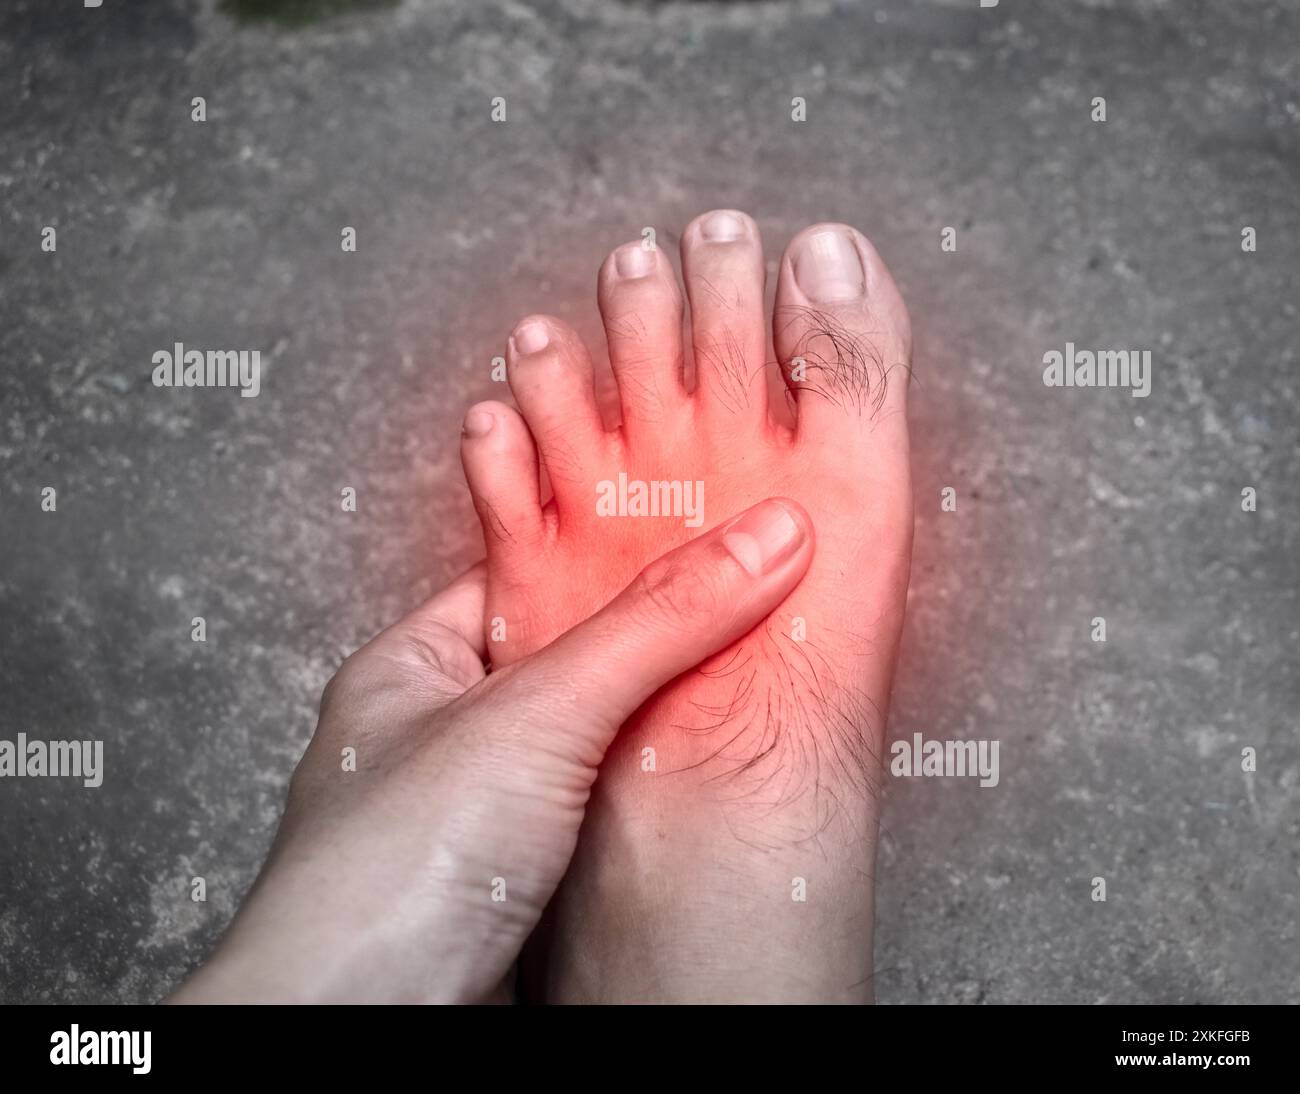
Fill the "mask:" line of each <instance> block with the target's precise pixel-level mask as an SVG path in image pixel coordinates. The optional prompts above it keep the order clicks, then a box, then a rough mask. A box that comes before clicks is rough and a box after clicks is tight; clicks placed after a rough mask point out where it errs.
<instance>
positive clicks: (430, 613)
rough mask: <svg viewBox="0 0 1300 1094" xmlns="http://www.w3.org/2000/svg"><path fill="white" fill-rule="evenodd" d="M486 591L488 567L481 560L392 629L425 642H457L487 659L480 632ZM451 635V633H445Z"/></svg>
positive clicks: (485, 643) (482, 636) (482, 635)
mask: <svg viewBox="0 0 1300 1094" xmlns="http://www.w3.org/2000/svg"><path fill="white" fill-rule="evenodd" d="M486 588H487V563H486V562H485V561H482V560H480V561H479V562H476V563H475V564H474V565H473V566H471V567H470V568H469V569H468V570H466V571H465V572H464V573H463V574H461V575H460V576H459V577H458V578H456V579H455V580H454V581H453V582H452V583H451V584H450V585H448V586H447V587H446V588H445V589H443V590H442V591H441V592H439V593H434V595H433V596H431V597H430V598H429V599H428V600H426V601H425V602H424V603H423V604H421V605H420V606H419V607H418V608H416V609H415V610H414V611H412V612H411V613H410V614H409V615H407V616H406V617H405V618H403V619H402V620H401V622H399V623H397V624H396V625H395V626H396V627H400V628H404V629H406V630H407V631H410V632H412V633H414V634H417V635H419V636H420V637H421V638H424V639H425V640H426V641H428V640H430V639H431V638H436V639H440V640H447V639H451V640H455V639H460V641H462V642H463V643H464V644H465V645H467V646H469V648H470V649H472V650H473V651H474V652H475V653H476V654H478V656H479V657H480V658H483V657H486V656H487V639H486V636H485V634H484V631H483V597H484V591H485V589H486ZM448 632H450V633H448Z"/></svg>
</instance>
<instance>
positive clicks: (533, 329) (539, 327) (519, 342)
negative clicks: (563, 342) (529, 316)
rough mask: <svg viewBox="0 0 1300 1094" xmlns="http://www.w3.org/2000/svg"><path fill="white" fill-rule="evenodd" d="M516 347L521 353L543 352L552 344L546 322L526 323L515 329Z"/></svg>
mask: <svg viewBox="0 0 1300 1094" xmlns="http://www.w3.org/2000/svg"><path fill="white" fill-rule="evenodd" d="M514 341H515V349H516V350H517V351H518V352H520V353H541V352H542V350H544V349H545V348H546V347H547V346H549V345H550V344H551V336H550V335H549V334H547V332H546V324H545V323H538V322H532V323H525V324H523V325H522V326H521V327H518V328H516V329H515V334H514Z"/></svg>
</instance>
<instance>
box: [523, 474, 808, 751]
mask: <svg viewBox="0 0 1300 1094" xmlns="http://www.w3.org/2000/svg"><path fill="white" fill-rule="evenodd" d="M812 556H813V529H812V522H811V521H810V520H809V518H808V514H807V513H805V512H804V510H803V508H802V507H801V506H799V505H798V504H797V503H795V502H793V501H789V500H786V499H769V500H767V501H764V502H760V503H759V504H758V505H755V506H754V507H753V508H751V509H748V510H746V511H745V512H744V513H742V514H741V515H740V516H738V517H736V518H734V519H733V520H731V521H729V522H727V523H726V524H723V525H722V526H720V527H718V528H715V529H714V530H713V531H711V532H709V533H708V534H706V535H704V536H701V537H700V538H699V539H696V540H693V541H692V542H690V543H688V544H686V545H685V546H684V547H679V548H677V550H675V551H672V552H670V553H669V554H666V555H664V556H663V557H662V558H659V559H657V560H656V561H655V562H652V563H651V564H650V565H649V566H647V567H646V568H645V569H644V570H643V571H642V572H641V574H640V575H639V576H638V577H637V578H636V579H635V580H634V581H633V582H632V584H631V585H629V586H628V587H627V588H626V589H625V590H624V591H623V592H622V593H620V594H619V596H618V597H616V598H615V599H614V600H613V601H611V602H610V603H609V604H608V605H607V606H606V607H605V608H603V609H602V610H601V611H599V612H597V613H596V614H595V615H594V616H592V617H591V618H590V619H588V620H587V621H586V622H584V623H580V624H579V625H578V626H576V627H574V628H573V629H572V630H570V631H568V632H567V633H565V634H564V635H562V636H561V637H559V638H558V639H556V640H555V641H554V642H552V643H551V644H550V645H549V646H546V647H545V648H544V649H542V650H539V651H538V652H537V653H535V654H533V655H532V656H531V657H529V658H526V659H525V660H523V661H520V662H517V663H516V664H515V665H512V666H511V667H510V668H509V669H506V670H504V671H503V672H502V673H500V674H499V676H500V677H503V678H504V679H502V681H501V683H500V684H499V685H498V687H501V688H502V689H504V690H505V691H506V692H507V693H508V695H507V701H510V700H513V699H517V700H519V701H520V702H524V701H527V705H528V709H530V710H536V711H539V712H540V714H539V718H540V724H538V726H537V732H542V733H545V732H551V733H552V734H553V735H554V737H553V741H552V744H553V745H555V744H558V743H559V741H560V740H567V741H568V742H569V744H570V745H571V747H573V748H574V749H575V750H576V751H575V753H574V758H575V759H581V760H582V761H583V762H586V763H591V764H592V765H593V766H594V764H596V763H599V761H600V758H601V757H602V756H603V755H604V752H605V749H606V748H607V747H608V746H609V743H610V741H612V740H613V739H614V735H615V734H616V733H617V732H618V729H619V726H621V725H622V724H623V722H625V721H626V720H627V719H628V718H629V717H631V715H632V713H633V712H634V711H635V710H636V709H637V707H639V706H640V705H641V704H642V703H644V702H645V701H646V700H647V699H648V698H649V697H650V696H651V695H653V694H654V692H655V691H656V690H658V689H659V688H660V687H662V686H663V685H664V684H666V683H668V681H670V680H672V679H673V678H674V677H676V676H678V675H680V674H681V673H683V672H685V671H686V670H687V669H689V668H691V667H693V666H695V665H697V664H699V663H700V662H701V661H703V660H704V659H705V658H706V657H708V656H709V655H710V654H713V653H716V652H717V651H718V650H721V649H724V648H726V647H727V646H728V645H730V644H731V643H732V642H734V641H736V640H737V639H738V638H740V637H742V636H743V635H745V634H747V633H748V632H749V631H750V630H751V629H752V628H753V627H754V626H755V625H756V624H758V623H759V622H760V621H761V620H762V619H763V618H764V617H766V616H767V615H768V614H769V613H770V612H771V611H772V610H773V609H774V608H776V607H777V606H778V605H779V604H780V603H781V601H782V600H784V599H785V598H786V596H787V595H788V594H789V593H790V591H791V590H792V589H793V588H794V587H795V586H796V585H797V584H798V583H799V581H800V579H801V578H802V577H803V575H804V572H805V571H806V570H807V569H808V564H809V563H810V562H811V561H812Z"/></svg>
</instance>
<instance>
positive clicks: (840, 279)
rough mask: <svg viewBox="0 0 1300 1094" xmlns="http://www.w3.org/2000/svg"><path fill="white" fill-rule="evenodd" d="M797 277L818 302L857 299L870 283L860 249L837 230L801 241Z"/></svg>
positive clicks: (796, 267)
mask: <svg viewBox="0 0 1300 1094" xmlns="http://www.w3.org/2000/svg"><path fill="white" fill-rule="evenodd" d="M794 279H795V281H796V282H797V283H798V285H799V288H801V289H802V290H803V292H804V295H805V296H806V297H808V299H809V300H811V301H813V303H816V304H834V303H837V302H843V301H845V300H857V299H859V298H860V297H861V296H862V294H863V293H864V292H865V291H866V287H867V285H866V276H865V275H864V273H863V271H862V259H861V258H859V257H858V249H857V248H856V247H855V246H854V245H853V241H852V240H850V239H849V238H848V236H846V235H845V234H844V233H843V232H836V231H827V232H817V233H816V234H815V235H810V236H809V237H808V238H807V239H805V240H804V241H803V242H802V243H801V244H799V249H798V251H797V252H796V253H795V256H794Z"/></svg>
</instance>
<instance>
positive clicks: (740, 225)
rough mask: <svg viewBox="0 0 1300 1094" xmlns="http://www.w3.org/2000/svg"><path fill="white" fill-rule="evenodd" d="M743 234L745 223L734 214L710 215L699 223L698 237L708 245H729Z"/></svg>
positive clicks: (719, 213)
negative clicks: (705, 240) (708, 243)
mask: <svg viewBox="0 0 1300 1094" xmlns="http://www.w3.org/2000/svg"><path fill="white" fill-rule="evenodd" d="M744 234H745V222H744V221H743V220H741V219H740V217H738V216H736V214H735V213H725V212H717V213H710V214H709V215H708V216H706V217H705V218H704V219H703V220H702V221H700V235H702V236H703V237H704V238H705V239H707V240H708V241H709V242H710V243H730V242H732V241H733V240H737V239H739V238H740V237H741V236H743V235H744Z"/></svg>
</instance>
